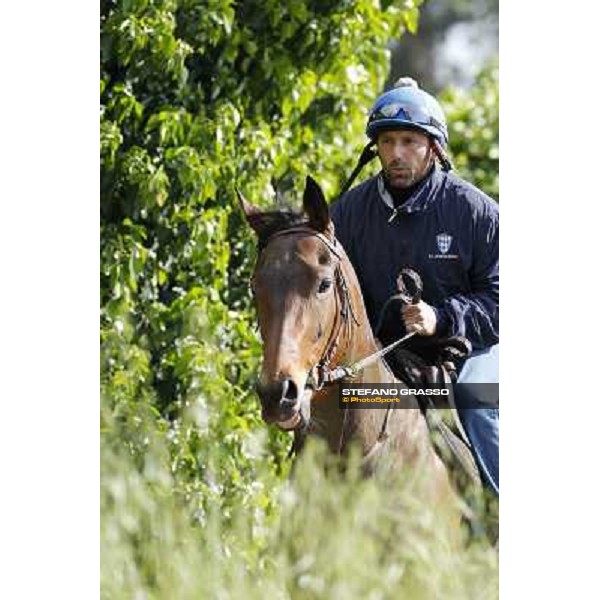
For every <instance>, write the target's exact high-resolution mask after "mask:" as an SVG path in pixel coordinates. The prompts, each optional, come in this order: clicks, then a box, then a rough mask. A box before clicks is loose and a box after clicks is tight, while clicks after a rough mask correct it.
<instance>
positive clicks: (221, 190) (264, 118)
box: [100, 0, 487, 598]
mask: <svg viewBox="0 0 600 600" xmlns="http://www.w3.org/2000/svg"><path fill="white" fill-rule="evenodd" d="M419 4H420V2H419V1H411V0H404V1H403V2H384V3H381V6H380V5H379V3H378V2H372V1H371V0H345V1H343V2H339V1H338V2H330V1H324V2H323V1H322V2H316V1H309V0H294V1H290V2H285V3H279V2H275V1H272V0H268V1H267V2H256V1H255V0H243V1H240V2H233V1H229V0H225V1H223V0H219V1H218V2H217V1H216V0H202V1H200V0H162V1H159V0H156V1H151V0H121V1H116V0H103V1H102V2H101V86H100V87H101V118H100V156H101V248H100V252H101V388H102V413H101V417H102V419H101V424H102V516H103V518H102V589H103V597H106V598H121V597H123V598H125V597H127V598H131V597H148V598H187V597H190V598H197V597H215V596H218V597H242V596H243V597H264V596H265V595H269V596H270V595H272V594H271V592H273V594H274V596H275V597H287V594H286V591H285V590H286V589H288V588H289V589H294V590H296V591H297V595H298V596H300V597H304V596H306V597H331V596H330V595H328V594H326V593H325V592H322V593H321V592H319V593H312V592H311V591H310V590H311V589H312V588H311V586H312V585H317V586H325V587H324V588H323V589H325V590H327V589H329V586H330V582H331V581H332V579H331V577H332V576H333V571H332V572H330V573H329V576H328V575H327V574H325V575H324V577H325V579H323V582H324V583H319V582H318V581H317V583H310V582H311V581H313V580H314V577H317V575H316V567H315V566H314V564H313V563H312V562H311V563H310V565H309V564H308V563H307V562H306V561H307V560H308V559H303V560H304V561H305V562H302V561H301V559H302V556H303V555H302V554H301V553H302V548H301V546H300V545H298V544H299V543H300V542H292V540H293V539H296V537H298V535H299V534H300V529H301V527H300V524H299V523H297V524H296V525H294V526H293V527H292V529H287V528H286V527H287V526H286V527H284V525H282V523H283V521H282V519H283V517H282V513H281V511H282V506H281V505H280V500H281V497H280V490H281V487H282V485H283V484H282V482H283V481H285V479H286V477H287V475H288V470H289V462H288V461H287V460H286V458H285V457H286V453H287V450H288V447H289V444H290V439H289V436H288V435H287V434H284V433H281V432H278V431H275V430H274V429H273V428H269V429H268V428H266V427H265V425H264V424H263V423H262V421H261V419H260V410H259V404H258V400H257V398H256V397H255V395H254V393H253V387H254V383H255V379H256V376H257V373H258V371H259V362H260V355H261V352H260V342H259V339H258V337H257V333H256V331H255V329H254V323H255V315H254V312H253V307H252V306H251V301H250V294H249V289H248V281H249V278H250V271H251V268H252V265H253V262H254V258H255V240H254V238H253V235H252V234H251V233H250V231H249V230H248V228H247V227H246V226H245V223H244V222H243V219H242V216H241V214H240V211H239V209H238V207H237V202H236V200H235V194H234V187H235V186H237V187H239V188H240V189H242V190H243V191H244V194H245V195H246V196H247V197H248V198H249V200H251V201H252V202H253V203H255V204H258V205H262V206H271V205H273V203H274V202H275V193H274V189H273V182H276V185H277V188H278V192H279V193H280V194H281V197H283V199H284V201H286V202H289V203H294V204H296V205H298V204H299V201H300V199H299V197H297V196H296V195H295V194H294V190H298V189H301V187H302V182H303V180H304V177H305V176H306V175H307V174H309V173H310V174H313V175H314V176H315V177H317V178H318V180H319V182H320V183H321V184H322V185H323V187H324V190H325V192H326V194H327V195H328V197H330V198H332V197H334V196H335V193H336V192H337V191H338V190H339V189H340V187H341V184H342V183H343V179H344V177H346V176H347V174H348V173H349V171H350V170H351V167H352V166H353V162H354V160H355V159H356V156H357V151H358V149H359V148H360V147H361V146H362V144H363V143H364V140H365V138H364V122H365V115H366V109H367V107H368V106H369V105H370V103H371V101H372V100H373V98H375V97H376V96H377V94H378V93H379V92H380V90H381V88H382V85H383V81H384V80H385V76H386V69H387V64H388V52H387V50H386V43H387V41H388V40H389V39H390V38H392V37H397V36H398V35H400V34H401V33H402V32H403V31H404V30H405V28H411V29H412V28H414V27H416V24H417V22H418V21H417V19H418V6H419ZM305 485H306V486H308V483H306V484H305ZM319 485H321V484H320V483H319ZM326 485H327V484H325V483H323V486H325V487H326ZM306 492H307V490H306V488H305V489H303V490H300V492H299V493H306ZM325 493H327V494H330V495H331V496H330V500H328V501H329V502H331V501H332V500H331V499H332V498H334V496H333V494H334V490H333V488H332V489H330V490H329V491H328V492H325ZM315 503H317V499H316V500H315ZM306 510H307V511H308V512H306V513H300V514H304V516H305V518H306V520H307V521H308V522H312V523H314V525H313V526H312V527H313V528H312V529H309V530H308V531H312V532H314V534H315V535H316V533H317V532H318V531H319V528H320V529H324V528H325V525H326V524H327V523H329V522H330V521H329V520H326V519H325V516H324V515H323V514H321V513H320V512H319V510H318V509H317V507H316V504H315V506H313V508H311V509H308V508H307V509H306ZM352 510H353V511H354V512H350V513H348V514H347V515H346V513H345V512H342V513H340V519H341V518H345V517H344V515H346V517H347V518H350V519H355V518H358V516H357V512H358V505H356V506H354V508H353V509H352ZM284 514H288V515H289V513H284ZM328 518H329V517H328ZM390 526H391V525H390ZM394 527H396V526H394ZM392 531H396V529H394V528H393V527H392ZM345 535H346V534H345ZM364 535H365V537H364V538H360V539H358V538H357V543H359V542H360V543H362V542H363V541H364V542H365V543H367V541H368V534H367V533H365V534H364ZM278 536H283V537H282V539H283V540H284V542H283V545H282V546H281V547H280V545H279V539H278ZM426 537H427V536H426V535H425V536H424V537H423V540H422V543H423V544H427V543H428V542H426V541H425V540H426ZM361 540H362V541H361ZM338 541H339V543H340V544H345V543H346V542H347V538H346V537H344V538H340V539H339V540H338ZM369 543H371V542H369ZM290 544H296V545H294V546H290ZM292 547H293V548H294V550H293V552H296V553H300V554H298V556H299V557H300V558H297V559H296V558H294V561H296V562H289V561H291V558H289V554H288V553H289V552H292V550H291V549H290V548H292ZM356 547H358V546H356ZM430 550H431V549H430ZM317 551H318V549H315V552H317ZM432 551H433V550H432ZM320 552H321V554H318V555H317V558H318V560H319V561H320V560H325V556H323V555H322V550H321V551H320ZM372 552H373V553H372V554H371V555H369V556H370V558H369V561H370V562H368V563H365V565H370V566H371V567H372V568H373V569H375V565H376V562H375V559H376V554H375V553H374V550H373V551H372ZM399 552H400V550H399ZM398 556H399V555H397V557H398ZM310 560H311V561H312V560H313V559H312V558H311V559H310ZM390 560H391V559H390ZM394 560H396V559H394ZM398 560H401V559H400V558H398ZM402 560H404V559H402ZM407 560H408V559H407ZM486 560H487V559H486ZM298 561H300V563H299V565H300V566H298V564H296V563H297V562H298ZM405 562H406V561H405ZM484 562H485V561H484ZM315 564H316V563H315ZM390 564H391V563H390ZM394 564H395V563H394ZM403 564H404V563H403ZM406 564H408V563H406ZM423 564H425V563H423ZM302 565H304V566H302ZM307 565H308V566H307ZM311 565H312V566H311ZM464 566H465V569H467V570H468V567H467V566H466V563H465V565H464ZM336 568H341V567H340V565H338V566H337V567H336ZM390 568H392V570H393V569H396V567H395V566H394V567H390ZM398 568H405V567H398ZM423 568H425V567H423ZM482 568H483V567H482ZM483 570H484V571H485V568H483ZM305 572H306V574H307V577H308V579H306V578H305V579H302V574H303V573H305ZM416 572H417V571H415V573H416ZM465 572H466V571H465ZM482 572H483V571H482ZM423 573H424V571H423ZM257 575H258V577H257ZM448 576H449V575H448ZM311 577H312V578H313V579H311ZM327 577H330V578H329V579H327ZM394 577H397V576H396V575H394V576H393V577H392V579H390V581H396V579H394ZM398 577H400V576H398ZM400 578H401V577H400ZM314 581H316V580H314ZM328 582H329V583H328ZM357 585H358V584H357ZM364 585H365V584H364V582H363V583H362V584H361V588H360V590H361V593H362V590H363V589H364ZM385 585H387V584H385ZM460 585H463V584H462V583H461V584H460ZM244 586H245V587H244ZM290 586H291V587H290ZM307 586H308V587H307ZM390 586H391V583H390ZM243 589H247V590H248V593H247V594H243V593H242V590H243ZM357 589H358V588H357ZM382 589H388V588H385V587H383V588H382ZM389 589H391V587H389ZM319 594H321V595H320V596H319ZM384 597H385V595H384ZM457 597H459V596H457ZM463 597H464V596H463Z"/></svg>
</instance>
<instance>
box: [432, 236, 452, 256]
mask: <svg viewBox="0 0 600 600" xmlns="http://www.w3.org/2000/svg"><path fill="white" fill-rule="evenodd" d="M435 239H436V240H437V245H438V248H439V249H440V252H441V253H442V254H446V253H447V252H448V250H450V245H451V244H452V236H451V235H449V234H448V233H438V234H437V235H436V236H435Z"/></svg>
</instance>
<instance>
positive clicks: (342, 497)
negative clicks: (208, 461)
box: [101, 410, 498, 600]
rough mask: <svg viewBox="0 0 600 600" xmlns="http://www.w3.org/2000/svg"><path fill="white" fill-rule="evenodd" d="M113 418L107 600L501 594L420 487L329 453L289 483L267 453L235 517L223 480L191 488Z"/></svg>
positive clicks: (477, 547)
mask: <svg viewBox="0 0 600 600" xmlns="http://www.w3.org/2000/svg"><path fill="white" fill-rule="evenodd" d="M103 421H104V425H103V434H102V449H101V457H102V467H101V474H102V485H101V509H102V521H101V596H102V598H105V599H107V600H108V599H121V598H123V599H126V598H127V599H132V600H142V599H148V600H150V599H165V600H166V599H169V600H178V599H181V600H186V599H196V598H215V599H238V598H240V599H241V598H244V599H250V600H252V599H254V598H256V599H259V598H260V599H263V598H270V599H279V598H281V599H284V598H294V599H296V598H297V599H309V598H310V599H321V598H322V599H331V598H335V599H338V598H339V599H345V598H365V599H372V600H376V599H385V598H407V599H411V600H420V599H427V600H429V599H431V598H444V599H446V598H450V599H452V598H457V599H461V600H465V599H469V598H473V599H477V600H483V599H486V598H497V597H498V556H497V552H496V551H495V550H494V549H493V548H491V547H490V546H489V545H488V544H487V543H485V542H483V541H479V542H477V543H475V544H474V543H471V544H466V543H464V541H463V543H461V544H459V545H458V546H456V545H453V542H452V539H451V538H450V537H449V535H448V532H447V529H446V525H447V523H446V522H445V518H444V514H443V511H440V510H439V508H438V509H436V508H435V507H428V506H423V505H421V504H419V503H418V502H417V501H416V500H415V499H414V497H413V496H411V493H410V484H409V481H408V480H407V479H402V478H399V479H393V478H392V479H390V478H389V477H385V478H379V479H371V480H367V481H365V480H362V479H361V478H360V477H359V476H358V469H357V468H356V461H355V462H354V465H352V464H351V465H350V468H349V469H348V470H347V471H346V472H345V474H343V475H342V474H341V473H340V472H339V471H338V470H336V469H331V468H330V469H324V468H323V463H324V462H326V456H325V452H324V449H323V448H322V447H321V446H319V445H318V444H314V445H312V446H309V447H308V451H307V452H306V453H305V455H304V456H303V458H302V460H300V461H299V463H298V465H297V468H296V469H295V470H294V476H293V477H292V478H290V477H288V476H287V474H286V473H285V472H284V473H283V474H280V475H275V474H274V470H273V469H272V468H271V467H270V466H269V464H268V460H267V458H268V457H267V456H265V454H264V452H262V453H261V452H258V453H257V458H256V461H257V465H256V472H255V473H254V474H253V481H252V482H250V483H249V484H248V487H249V488H250V489H248V490H247V494H248V497H249V498H251V501H247V502H244V501H240V502H236V503H233V504H232V505H229V508H228V510H227V511H224V510H223V506H224V503H223V500H224V498H223V497H222V495H223V494H225V493H226V491H225V490H227V489H228V486H227V483H228V482H226V481H221V480H220V475H219V474H218V473H217V474H214V475H212V476H211V481H210V484H209V486H208V487H203V486H195V487H189V486H188V487H184V486H182V485H181V482H179V481H178V479H177V475H176V473H175V474H174V472H173V462H172V458H173V457H172V455H171V453H170V450H169V447H168V444H166V443H165V441H164V440H165V439H166V438H165V437H164V436H162V435H160V434H157V435H153V432H152V430H151V428H147V429H146V431H145V432H144V437H143V441H144V445H145V451H144V452H143V453H137V454H136V453H132V451H131V444H125V443H124V442H123V437H124V436H123V431H122V428H121V427H120V426H119V425H118V423H115V422H114V419H113V417H112V416H111V415H110V414H108V413H107V411H106V410H104V412H103ZM157 431H158V432H159V433H160V428H158V429H157ZM263 450H265V449H264V448H263ZM215 452H218V448H215ZM222 475H223V474H221V476H222ZM190 490H191V491H190ZM211 490H212V493H211Z"/></svg>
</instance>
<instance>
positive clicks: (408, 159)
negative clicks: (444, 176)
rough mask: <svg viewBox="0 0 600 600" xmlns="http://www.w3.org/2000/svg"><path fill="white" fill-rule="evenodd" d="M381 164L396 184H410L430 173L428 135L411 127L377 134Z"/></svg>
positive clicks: (406, 185) (431, 156) (396, 186)
mask: <svg viewBox="0 0 600 600" xmlns="http://www.w3.org/2000/svg"><path fill="white" fill-rule="evenodd" d="M377 150H378V152H379V159H380V160H381V167H382V168H383V172H384V174H385V176H386V179H387V181H388V183H389V184H390V185H391V186H392V187H393V188H398V189H402V188H407V187H409V186H411V185H413V184H414V183H416V182H417V181H419V180H420V179H422V178H423V177H424V176H425V174H426V173H427V171H428V169H429V167H430V165H431V162H432V160H433V151H432V148H431V144H430V142H429V138H428V137H427V136H426V135H425V134H423V133H420V132H419V131H412V130H410V129H404V130H393V131H382V132H381V133H380V134H379V135H378V136H377Z"/></svg>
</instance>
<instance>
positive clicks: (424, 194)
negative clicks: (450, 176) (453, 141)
mask: <svg viewBox="0 0 600 600" xmlns="http://www.w3.org/2000/svg"><path fill="white" fill-rule="evenodd" d="M442 178H443V174H442V172H441V170H440V169H439V167H438V166H437V165H436V166H435V167H434V168H433V171H432V172H431V174H430V175H428V176H426V177H425V179H424V180H423V182H422V185H420V186H419V187H418V188H417V189H416V190H415V191H414V192H413V194H412V196H411V197H410V198H409V199H408V200H407V201H406V202H405V203H404V204H402V205H400V206H399V207H398V208H397V209H396V208H395V207H394V201H393V199H392V196H391V195H390V193H389V192H388V191H387V189H386V187H385V183H384V181H383V173H382V172H381V171H380V172H379V174H378V175H377V191H378V192H379V197H380V198H381V200H382V201H383V203H384V204H385V205H386V206H388V207H389V208H390V209H391V210H394V211H396V212H397V213H399V214H403V213H407V214H410V213H415V212H423V211H424V210H426V209H427V208H428V206H429V205H430V204H431V203H432V202H434V201H435V196H436V194H435V193H434V192H435V191H436V190H437V189H438V188H439V186H440V183H441V180H442Z"/></svg>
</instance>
